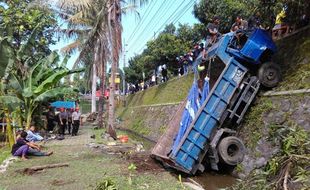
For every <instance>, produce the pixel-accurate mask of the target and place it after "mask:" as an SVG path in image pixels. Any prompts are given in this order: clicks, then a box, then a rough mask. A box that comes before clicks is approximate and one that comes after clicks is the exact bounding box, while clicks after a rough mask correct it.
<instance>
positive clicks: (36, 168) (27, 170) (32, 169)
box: [17, 163, 69, 175]
mask: <svg viewBox="0 0 310 190" xmlns="http://www.w3.org/2000/svg"><path fill="white" fill-rule="evenodd" d="M68 166H69V164H68V163H64V164H49V165H43V166H34V167H30V168H24V169H21V170H17V172H21V173H23V174H25V175H32V174H34V173H36V172H38V171H41V170H44V169H50V168H59V167H68Z"/></svg>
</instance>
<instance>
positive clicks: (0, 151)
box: [0, 146, 11, 165]
mask: <svg viewBox="0 0 310 190" xmlns="http://www.w3.org/2000/svg"><path fill="white" fill-rule="evenodd" d="M9 156H11V149H10V147H9V146H5V147H2V148H0V165H1V164H2V162H3V161H4V160H5V159H7V158H8V157H9Z"/></svg>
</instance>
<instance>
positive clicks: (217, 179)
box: [118, 128, 237, 190]
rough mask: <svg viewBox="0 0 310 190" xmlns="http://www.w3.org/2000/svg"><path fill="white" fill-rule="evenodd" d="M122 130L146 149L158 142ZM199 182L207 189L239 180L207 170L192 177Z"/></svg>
mask: <svg viewBox="0 0 310 190" xmlns="http://www.w3.org/2000/svg"><path fill="white" fill-rule="evenodd" d="M118 130H120V131H123V132H126V134H127V135H128V136H129V138H131V139H133V140H135V141H138V142H142V143H143V146H144V148H145V149H146V150H151V149H152V148H153V146H154V145H155V144H156V142H155V141H154V140H152V139H150V138H147V137H145V136H142V135H140V134H138V133H136V132H135V131H132V130H129V129H122V128H121V129H118ZM190 178H191V179H193V180H194V181H196V182H197V183H199V184H200V185H201V186H202V187H203V188H204V189H207V190H219V189H223V188H227V187H230V186H232V185H234V184H235V183H236V181H237V179H236V178H234V177H233V176H231V175H229V174H222V173H216V172H214V171H210V170H209V171H206V172H204V173H203V174H200V175H197V176H194V177H190Z"/></svg>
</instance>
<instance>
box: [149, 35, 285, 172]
mask: <svg viewBox="0 0 310 190" xmlns="http://www.w3.org/2000/svg"><path fill="white" fill-rule="evenodd" d="M276 51H277V48H276V45H275V44H274V42H273V41H272V39H271V37H270V35H269V34H268V33H267V32H266V31H264V30H260V29H257V30H255V31H253V32H251V33H243V32H240V33H239V32H235V33H232V32H231V33H228V34H225V35H223V36H222V37H221V38H220V39H219V40H218V42H217V43H215V44H213V45H212V46H211V47H210V48H208V50H207V53H206V61H207V62H208V63H209V68H208V70H210V69H211V68H212V67H211V66H210V65H212V66H214V67H220V66H221V65H222V69H221V70H220V72H218V74H215V75H216V76H214V77H215V78H216V79H214V80H213V81H214V82H212V74H214V73H216V72H211V73H212V74H211V77H210V78H211V79H210V86H211V90H210V92H209V94H208V96H207V98H206V99H205V101H204V102H203V104H202V105H201V106H200V108H199V109H198V111H197V113H196V114H195V118H194V119H193V120H192V122H191V123H190V125H188V127H187V129H186V130H185V132H184V134H182V138H181V140H180V141H179V142H178V143H177V146H176V147H174V148H173V146H172V145H173V144H174V143H175V142H174V140H175V138H176V136H177V135H180V134H178V133H180V130H179V128H180V120H181V115H182V112H183V110H184V107H185V105H186V101H184V102H183V103H182V104H181V105H180V107H179V109H178V111H177V112H176V113H175V115H174V116H173V118H172V120H171V122H170V123H169V124H168V128H167V131H166V132H165V133H164V135H163V136H162V137H161V138H160V139H159V141H158V143H157V144H156V145H155V147H154V148H153V150H152V157H153V158H155V159H157V160H159V161H160V162H162V164H163V165H164V166H167V167H171V168H175V169H176V170H178V171H182V172H185V173H188V174H193V175H194V174H196V172H197V171H200V172H203V171H204V170H205V167H206V165H209V166H211V168H212V169H214V170H218V169H219V163H223V164H227V165H231V166H235V165H237V164H238V163H240V162H242V160H243V157H244V153H245V146H244V144H243V142H242V141H241V140H240V139H239V138H238V137H236V126H238V124H240V122H241V121H242V118H243V116H244V115H245V113H246V111H247V109H248V108H249V106H250V104H251V103H252V101H253V100H254V98H255V96H256V94H257V92H258V90H259V88H260V87H261V86H265V87H267V88H271V87H274V86H276V85H277V84H278V82H279V81H280V77H281V75H280V69H279V67H278V66H277V65H276V64H274V63H273V62H272V59H271V58H272V55H273V54H274V53H275V52H276ZM201 62H202V56H201V55H200V57H198V58H197V59H196V61H195V64H194V65H198V64H200V63H201ZM214 77H213V78H214ZM172 149H173V150H172Z"/></svg>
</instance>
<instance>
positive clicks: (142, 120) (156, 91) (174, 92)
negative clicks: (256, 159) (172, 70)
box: [116, 74, 194, 136]
mask: <svg viewBox="0 0 310 190" xmlns="http://www.w3.org/2000/svg"><path fill="white" fill-rule="evenodd" d="M193 78H194V76H193V74H190V75H187V76H183V77H180V78H176V79H173V80H170V81H168V82H166V83H163V84H160V85H157V86H154V87H151V88H149V89H147V90H145V91H140V92H138V93H136V94H131V95H129V96H128V97H127V107H126V108H124V107H118V109H117V111H116V112H117V113H116V114H117V117H118V118H120V119H121V120H123V121H124V122H122V126H123V127H126V128H128V129H131V130H133V131H135V132H137V133H139V134H141V135H145V136H149V135H151V136H152V134H151V133H152V132H155V133H158V132H160V133H162V132H164V129H165V126H164V125H165V124H164V121H165V120H166V118H167V117H169V115H167V112H163V109H162V108H161V107H156V108H154V109H152V110H151V111H150V109H148V108H144V107H139V106H148V105H154V104H166V103H178V102H181V101H183V100H184V99H185V98H186V96H187V94H188V91H189V89H190V87H191V86H192V82H193ZM133 116H134V117H133ZM146 118H148V119H149V120H153V121H154V122H155V121H156V120H160V121H161V122H162V123H160V124H159V125H162V126H158V128H156V129H155V128H154V129H153V128H151V127H150V126H148V124H147V123H146ZM162 129H163V130H162ZM152 130H153V131H152ZM153 135H154V134H153ZM157 135H158V134H157ZM157 135H156V134H155V136H157Z"/></svg>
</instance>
